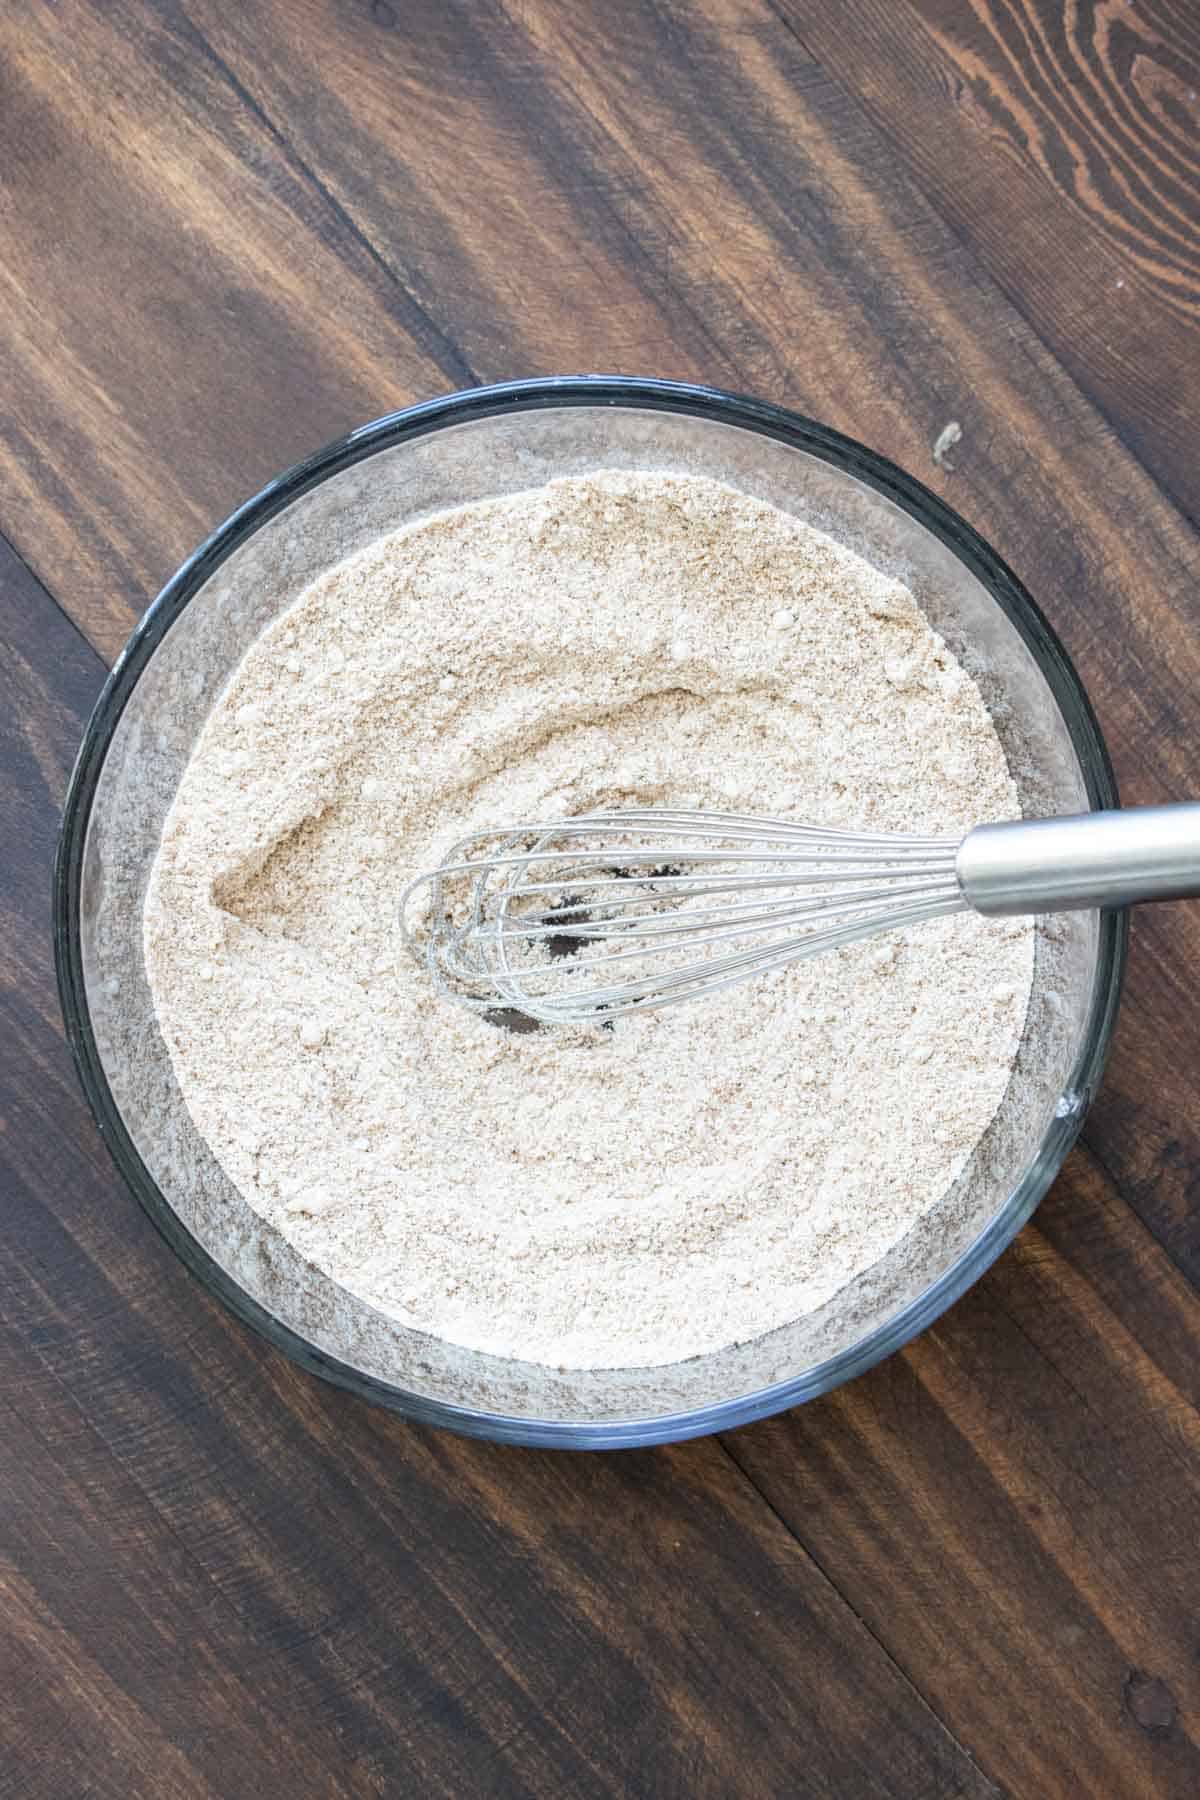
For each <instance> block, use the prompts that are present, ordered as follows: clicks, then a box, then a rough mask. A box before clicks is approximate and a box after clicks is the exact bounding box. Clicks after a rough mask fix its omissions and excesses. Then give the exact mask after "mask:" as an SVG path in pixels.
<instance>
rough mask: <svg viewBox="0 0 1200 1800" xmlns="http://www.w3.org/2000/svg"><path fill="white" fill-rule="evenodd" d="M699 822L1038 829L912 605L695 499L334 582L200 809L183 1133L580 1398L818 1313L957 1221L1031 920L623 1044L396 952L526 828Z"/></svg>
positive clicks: (175, 898)
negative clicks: (483, 830)
mask: <svg viewBox="0 0 1200 1800" xmlns="http://www.w3.org/2000/svg"><path fill="white" fill-rule="evenodd" d="M660 803H661V804H670V805H676V806H682V805H700V806H718V807H722V808H725V809H729V808H736V809H737V810H740V811H745V812H762V813H773V814H780V813H791V814H794V815H795V816H797V817H800V818H804V819H810V820H814V821H819V822H824V823H827V824H830V825H835V826H850V825H862V826H865V827H868V828H871V829H878V830H896V831H921V832H936V833H943V832H945V833H950V832H955V831H959V830H966V829H967V828H968V827H969V826H971V825H973V824H975V823H978V822H979V821H981V820H985V819H992V818H1002V817H1005V816H1011V815H1012V814H1013V813H1014V812H1016V811H1017V804H1016V794H1015V789H1014V787H1013V785H1012V782H1011V780H1010V778H1009V775H1008V771H1007V768H1006V766H1005V761H1004V755H1003V751H1002V749H1001V746H1000V743H999V740H998V738H997V736H996V733H995V731H994V729H993V727H992V724H991V721H990V719H989V717H988V714H987V711H986V709H985V707H984V704H983V701H982V699H981V697H980V695H979V692H978V690H977V689H976V687H975V685H974V683H973V682H972V681H971V679H970V678H969V677H968V675H967V674H966V673H965V672H964V670H963V669H962V668H961V667H960V666H959V665H958V664H957V663H956V662H955V660H954V658H953V657H952V656H951V654H950V653H949V651H948V650H947V648H946V646H945V645H944V644H943V643H942V642H941V640H940V639H939V638H938V637H937V636H936V635H935V634H934V632H933V631H932V629H931V628H930V626H929V624H928V623H927V621H926V620H925V618H924V616H923V615H922V614H921V612H920V610H919V608H918V606H917V604H916V602H915V601H914V599H913V596H912V595H911V594H910V593H909V592H908V590H907V589H906V588H904V587H903V586H901V585H900V584H899V583H897V582H895V581H893V580H890V579H888V578H887V577H885V576H883V575H881V574H879V573H878V572H877V571H876V570H874V569H872V568H871V567H870V566H869V565H868V564H867V563H865V562H864V561H862V559H861V558H859V557H858V556H856V555H854V554H853V553H851V552H850V551H849V550H847V549H846V548H844V547H842V546H840V545H838V544H836V543H834V542H833V541H832V540H831V539H829V538H828V537H825V536H823V535H822V534H821V533H820V532H817V531H815V530H813V529H812V528H811V527H809V526H807V525H804V524H801V523H799V522H798V521H796V520H795V519H792V518H790V517H789V516H787V515H786V514H784V513H783V512H781V511H778V510H777V509H775V508H773V507H770V506H767V505H764V504H762V503H761V502H759V501H757V500H755V499H753V498H752V497H750V496H748V495H746V494H743V493H740V492H738V491H736V490H734V489H733V488H730V487H726V486H723V485H721V484H719V483H716V482H713V481H710V480H707V479H700V478H694V477H687V476H681V475H669V474H661V475H650V474H644V473H641V474H634V473H617V472H609V473H600V474H596V475H591V476H585V477H571V478H567V479H564V480H561V481H557V482H554V483H551V484H550V485H548V486H546V487H543V488H539V489H536V490H533V491H530V492H526V493H521V494H517V495H514V496H510V497H508V498H505V499H502V500H495V501H489V502H486V503H483V504H478V505H473V506H469V507H464V508H462V509H460V510H458V511H454V512H448V513H443V514H439V515H437V516H434V517H431V518H429V519H427V520H424V521H422V522H420V523H418V524H416V525H413V526H410V527H408V528H406V529H405V530H404V531H402V532H399V533H396V534H395V535H393V536H391V537H389V538H384V539H382V540H380V541H379V542H377V543H376V544H374V545H372V546H370V547H369V548H368V549H367V550H366V551H363V552H360V553H359V554H358V555H356V556H354V557H352V558H350V559H348V560H347V561H346V562H345V563H343V564H341V565H339V566H338V567H337V568H335V569H332V570H331V571H329V572H328V573H327V574H326V575H324V576H322V577H321V578H320V579H319V580H318V581H316V582H314V583H313V585H312V586H311V587H310V588H309V589H308V590H306V592H305V593H304V594H303V595H302V596H301V598H300V600H299V601H297V603H296V604H295V605H294V606H293V607H291V608H290V609H289V610H288V611H287V612H286V613H284V614H282V615H281V616H280V617H279V618H278V620H277V621H276V622H275V623H274V624H273V625H272V626H271V627H270V629H268V630H267V631H266V632H265V633H264V634H263V636H262V637H261V638H260V639H259V640H258V641H257V642H256V643H255V644H254V645H253V646H252V648H251V650H250V651H249V653H248V654H247V656H246V657H245V659H244V661H243V663H242V664H241V666H240V667H239V669H238V670H237V671H236V673H235V675H234V676H233V679H232V680H231V682H230V684H229V687H228V688H227V690H226V692H225V693H224V694H223V696H222V697H221V699H220V701H219V702H218V704H217V706H216V707H215V708H214V710H213V713H212V715H211V717H210V718H209V720H208V722H207V725H206V727H205V730H204V732H203V734H202V736H201V739H200V741H199V743H198V745H197V748H196V751H195V753H194V755H193V757H192V760H191V762H190V764H189V765H188V768H187V770H186V771H185V774H184V778H183V781H182V783H181V785H180V789H179V793H178V795H177V798H176V801H175V804H174V806H173V808H172V811H171V814H170V817H169V819H168V822H167V826H166V829H165V831H164V835H163V841H162V845H161V848H160V851H159V854H158V857H157V860H156V863H155V868H154V871H153V875H152V878H151V883H150V888H149V892H148V896H147V901H146V915H145V938H146V952H147V966H148V969H149V973H150V979H151V985H152V989H153V993H154V998H155V1005H156V1008H157V1011H158V1015H159V1019H160V1022H161V1026H162V1030H163V1034H164V1037H165V1039H166V1042H167V1044H168V1046H169V1049H170V1052H171V1056H172V1059H173V1062H174V1066H175V1069H176V1072H177V1075H178V1079H179V1082H180V1085H181V1088H182V1091H183V1094H184V1096H185V1099H186V1101H187V1104H188V1107H189V1109H190V1111H191V1113H192V1116H193V1118H194V1119H195V1122H196V1124H197V1126H198V1128H199V1129H200V1131H201V1132H202V1133H203V1135H204V1137H205V1138H206V1139H207V1141H208V1143H209V1144H210V1145H211V1147H212V1149H213V1151H214V1153H215V1155H216V1156H217V1158H218V1160H219V1161H220V1163H221V1164H222V1166H223V1167H224V1168H225V1170H226V1171H227V1173H228V1174H229V1176H230V1178H231V1179H232V1180H233V1181H234V1182H235V1184H236V1185H237V1186H238V1188H239V1189H240V1190H241V1192H242V1193H243V1194H244V1195H245V1196H246V1198H247V1199H248V1200H249V1202H250V1203H251V1205H252V1206H253V1207H254V1208H255V1209H256V1210H257V1211H258V1212H259V1213H260V1214H261V1215H262V1216H263V1218H264V1219H266V1220H268V1221H270V1223H271V1224H273V1225H274V1226H276V1227H277V1228H279V1229H280V1230H282V1231H283V1232H284V1233H285V1234H286V1235H287V1236H288V1237H289V1238H290V1239H291V1240H292V1241H293V1242H294V1243H295V1244H296V1245H297V1247H298V1248H299V1249H300V1250H301V1251H302V1252H303V1253H304V1254H305V1255H306V1256H307V1257H309V1258H310V1259H311V1260H312V1261H313V1262H314V1263H316V1264H318V1265H319V1266H321V1267H322V1268H324V1269H325V1270H326V1271H327V1272H328V1273H329V1274H330V1275H331V1276H333V1277H334V1278H335V1279H336V1280H338V1281H340V1282H341V1283H342V1284H343V1285H344V1286H345V1287H347V1288H348V1289H350V1290H352V1291H353V1292H355V1293H356V1294H358V1295H359V1296H361V1297H362V1298H363V1299H365V1300H367V1301H369V1302H370V1303H372V1304H374V1305H375V1306H377V1307H379V1308H381V1309H382V1310H384V1311H385V1312H387V1313H389V1314H392V1315H395V1316H397V1317H399V1318H401V1319H403V1320H404V1321H405V1322H406V1323H408V1324H410V1325H415V1326H417V1327H420V1328H421V1329H423V1330H426V1331H429V1332H431V1333H433V1334H436V1335H439V1336H442V1337H444V1338H448V1339H450V1340H451V1341H453V1342H456V1343H461V1344H464V1345H467V1346H470V1347H473V1348H477V1349H482V1350H489V1351H492V1352H495V1353H497V1354H500V1355H507V1356H516V1357H520V1358H522V1359H524V1360H528V1361H534V1362H543V1363H548V1364H551V1365H556V1366H562V1367H634V1366H644V1365H653V1364H658V1363H665V1362H673V1361H677V1360H680V1359H682V1358H684V1357H687V1356H691V1355H695V1354H697V1353H700V1352H702V1351H706V1350H710V1349H715V1348H718V1347H720V1346H722V1345H724V1344H728V1343H732V1342H737V1341H741V1340H743V1339H745V1338H748V1337H753V1336H757V1335H759V1334H761V1333H763V1332H765V1331H767V1330H770V1329H771V1328H773V1327H774V1326H776V1325H778V1324H781V1323H783V1322H785V1321H786V1320H788V1319H791V1318H795V1317H798V1316H800V1315H801V1314H803V1313H805V1312H807V1311H810V1310H812V1309H813V1308H815V1307H817V1306H819V1305H821V1304H822V1303H823V1302H824V1301H825V1300H827V1299H828V1298H829V1297H830V1296H831V1295H832V1294H834V1293H835V1292H836V1291H837V1290H838V1289H839V1288H841V1287H842V1286H844V1285H845V1284H846V1283H847V1282H848V1281H849V1280H851V1279H852V1278H853V1277H854V1276H855V1274H857V1273H858V1272H859V1271H861V1270H862V1269H864V1268H866V1267H868V1266H869V1265H871V1264H872V1263H874V1262H876V1261H877V1260H878V1259H879V1258H880V1256H882V1255H883V1254H884V1253H885V1251H886V1250H887V1249H888V1248H889V1247H890V1246H891V1245H893V1244H894V1243H895V1242H896V1241H897V1240H898V1239H899V1237H900V1236H901V1235H902V1234H903V1233H904V1232H905V1231H906V1230H907V1228H908V1227H909V1226H910V1225H911V1224H912V1222H913V1221H914V1220H915V1219H916V1217H917V1216H918V1215H920V1214H921V1213H923V1212H925V1211H927V1210H928V1209H929V1208H930V1207H932V1206H934V1205H936V1203H937V1201H938V1199H939V1197H940V1196H942V1195H943V1194H944V1193H945V1192H946V1190H947V1188H948V1187H949V1186H950V1184H951V1182H952V1181H953V1179H954V1178H955V1176H956V1175H957V1173H958V1172H959V1171H960V1170H961V1168H962V1167H963V1165H964V1163H965V1161H966V1160H967V1158H968V1157H969V1156H970V1153H971V1151H972V1150H973V1148H974V1147H975V1145H976V1144H977V1142H978V1141H979V1139H980V1137H981V1136H982V1135H983V1133H984V1131H985V1130H986V1128H987V1125H988V1124H989V1122H990V1120H991V1118H992V1116H993V1114H994V1112H995V1110H996V1108H997V1106H998V1104H999V1102H1000V1100H1001V1097H1002V1095H1003V1093H1004V1089H1005V1086H1006V1084H1007V1080H1008V1076H1009V1072H1010V1070H1011V1067H1012V1062H1013V1057H1014V1054H1015V1051H1016V1048H1017V1044H1018V1042H1019V1039H1020V1034H1021V1030H1022V1026H1023V1021H1024V1015H1025V1007H1026V1002H1027V999H1028V994H1029V987H1030V979H1031V972H1032V958H1033V929H1032V926H1031V925H1030V924H1029V923H1028V922H1025V921H993V922H988V921H984V920H981V919H978V918H976V917H974V916H973V915H967V916H963V917H958V918H954V919H948V920H942V921H939V922H937V923H935V924H933V925H929V926H923V927H916V928H913V929H912V930H910V931H908V932H898V933H893V934H891V936H889V937H887V938H884V939H881V940H878V941H876V942H873V943H866V944H859V945H854V946H852V947H850V948H848V949H846V950H844V951H842V952H840V953H837V954H834V955H831V956H827V957H824V958H819V959H816V960H814V961H812V962H808V963H803V964H799V965H797V966H796V967H795V968H793V969H789V970H786V971H783V972H777V973H775V974H773V975H769V976H766V977H764V978H762V979H761V980H760V981H758V982H756V983H754V984H750V985H748V986H746V987H743V988H740V989H737V990H735V991H733V992H730V993H728V994H726V995H723V996H722V997H720V998H719V999H718V1000H715V1001H713V1002H712V1003H709V1004H704V1005H701V1006H696V1007H680V1008H675V1009H671V1010H669V1011H666V1012H663V1013H658V1014H655V1013H650V1014H647V1015H644V1016H640V1017H635V1018H630V1019H623V1020H621V1021H618V1022H617V1024H616V1025H615V1027H614V1028H613V1029H611V1030H585V1031H578V1032H567V1033H562V1032H555V1031H549V1030H535V1031H514V1030H510V1029H506V1028H505V1027H504V1026H502V1025H499V1024H496V1023H493V1022H490V1021H489V1020H487V1019H484V1018H481V1017H478V1016H475V1015H472V1014H470V1013H467V1012H465V1011H463V1010H461V1009H459V1008H456V1007H454V1006H451V1005H449V1004H448V1003H447V1002H445V1001H442V1000H439V999H438V998H437V996H436V995H435V994H434V993H433V992H432V990H431V988H430V986H429V984H428V982H427V979H426V977H425V975H424V973H423V972H422V971H421V970H420V969H418V968H416V967H415V966H412V965H410V964H409V963H408V962H407V961H405V960H404V958H403V957H402V956H399V955H398V954H397V942H396V930H395V908H396V901H397V899H398V896H399V893H400V891H401V889H402V887H403V885H404V883H405V881H406V880H407V879H408V878H409V876H410V875H412V874H413V873H415V872H416V871H417V870H418V869H419V868H421V867H426V866H429V865H430V864H431V863H432V862H434V861H436V859H437V858H438V856H439V855H440V853H441V852H442V850H443V849H444V848H445V846H446V845H447V844H448V843H449V842H450V841H452V840H453V839H454V838H456V837H458V836H461V835H462V834H463V833H465V832H467V831H470V830H472V829H474V828H476V827H484V826H489V825H494V824H497V823H501V822H503V821H505V820H509V819H513V818H526V819H538V818H542V817H546V818H553V817H558V816H563V815H564V814H571V813H575V812H579V811H584V810H587V809H589V808H591V807H596V806H611V805H631V804H637V805H653V804H660Z"/></svg>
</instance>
